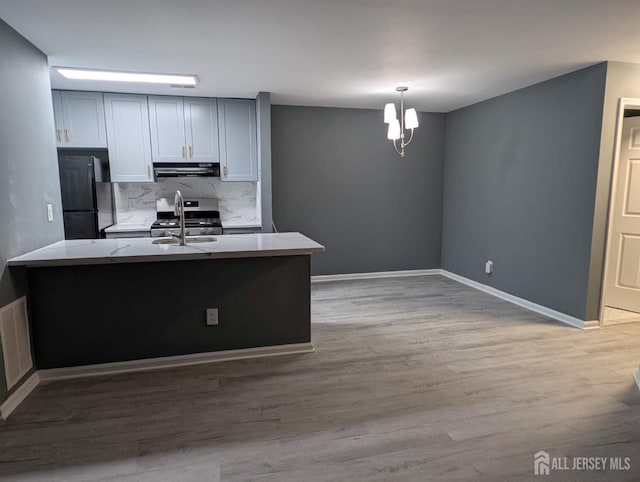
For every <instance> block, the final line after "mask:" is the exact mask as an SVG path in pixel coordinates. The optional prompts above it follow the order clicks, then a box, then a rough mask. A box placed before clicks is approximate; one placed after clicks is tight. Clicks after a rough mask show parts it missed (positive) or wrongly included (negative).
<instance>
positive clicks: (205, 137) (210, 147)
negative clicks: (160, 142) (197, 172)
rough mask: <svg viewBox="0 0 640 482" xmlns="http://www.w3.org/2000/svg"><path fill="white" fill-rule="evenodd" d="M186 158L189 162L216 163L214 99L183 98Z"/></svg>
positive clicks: (216, 144)
mask: <svg viewBox="0 0 640 482" xmlns="http://www.w3.org/2000/svg"><path fill="white" fill-rule="evenodd" d="M184 124H185V133H186V140H187V157H188V159H189V161H190V162H218V159H219V149H218V109H217V103H216V99H198V98H195V97H185V98H184Z"/></svg>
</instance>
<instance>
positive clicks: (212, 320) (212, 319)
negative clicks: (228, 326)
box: [207, 308, 218, 326]
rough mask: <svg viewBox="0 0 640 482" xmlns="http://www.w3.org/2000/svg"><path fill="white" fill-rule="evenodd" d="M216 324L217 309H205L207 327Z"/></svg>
mask: <svg viewBox="0 0 640 482" xmlns="http://www.w3.org/2000/svg"><path fill="white" fill-rule="evenodd" d="M217 324H218V308H207V325H208V326H214V325H217Z"/></svg>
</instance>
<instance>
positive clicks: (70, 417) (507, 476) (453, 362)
mask: <svg viewBox="0 0 640 482" xmlns="http://www.w3.org/2000/svg"><path fill="white" fill-rule="evenodd" d="M312 290H313V294H312V297H313V303H312V312H313V313H312V317H313V335H312V336H313V343H314V345H315V348H316V352H315V353H312V354H306V355H299V356H283V357H276V358H269V359H254V360H245V361H234V362H226V363H217V364H209V365H200V366H194V367H183V368H178V369H171V370H163V371H155V372H147V373H136V374H128V375H118V376H109V377H100V378H90V379H82V380H68V381H59V382H52V383H48V384H42V385H40V386H39V387H38V388H37V389H36V390H35V391H34V392H33V394H32V395H31V396H30V397H29V398H28V399H27V400H26V401H25V402H24V403H23V404H22V405H21V406H20V407H19V408H18V409H17V410H16V411H15V412H14V414H13V415H12V416H11V417H10V418H9V420H8V421H6V422H4V424H3V425H1V426H0V479H2V480H20V481H22V480H43V481H44V480H46V481H52V480H64V481H85V480H101V481H115V480H126V481H165V480H166V481H175V480H195V481H201V480H202V481H204V480H211V481H217V480H223V481H228V480H229V481H231V480H232V481H236V480H238V481H245V480H267V481H306V482H308V481H338V480H339V481H350V480H354V481H369V480H374V481H377V480H384V481H386V480H410V481H415V480H446V481H460V480H492V481H493V480H496V481H507V480H532V479H533V478H534V476H533V455H534V453H535V452H537V451H539V450H546V451H548V452H550V454H551V455H552V456H567V457H572V456H585V457H586V456H599V457H603V456H618V457H632V460H631V464H632V467H631V470H629V471H626V472H571V473H569V472H562V473H560V472H552V474H551V476H550V477H546V478H543V479H540V480H607V481H615V480H640V394H639V392H638V387H637V386H636V385H635V383H634V380H633V374H634V372H635V371H636V370H637V368H638V365H639V364H640V350H639V347H640V324H628V325H618V326H612V327H607V328H605V329H601V330H590V331H581V330H578V329H576V328H571V327H567V326H564V325H561V324H558V323H556V322H552V321H549V320H547V319H545V318H544V317H542V316H540V315H537V314H535V313H532V312H529V311H526V310H524V309H521V308H519V307H517V306H514V305H512V304H509V303H507V302H505V301H502V300H499V299H497V298H494V297H492V296H490V295H487V294H485V293H482V292H480V291H476V290H474V289H472V288H468V287H466V286H463V285H460V284H458V283H456V282H454V281H451V280H449V279H447V278H444V277H441V276H424V277H415V278H397V279H379V280H358V281H341V282H330V283H319V284H314V285H313V288H312ZM90 321H91V320H87V324H88V326H90Z"/></svg>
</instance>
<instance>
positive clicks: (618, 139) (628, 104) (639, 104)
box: [599, 97, 640, 326]
mask: <svg viewBox="0 0 640 482" xmlns="http://www.w3.org/2000/svg"><path fill="white" fill-rule="evenodd" d="M627 109H634V110H640V98H633V97H620V100H619V101H618V114H617V119H616V133H615V142H614V146H613V166H612V169H611V180H610V185H609V208H608V209H607V226H606V236H605V242H604V263H603V266H602V278H601V279H602V285H601V287H600V311H599V318H600V326H605V325H606V323H605V321H604V308H605V304H604V302H605V298H606V295H607V283H606V280H607V268H608V267H609V263H610V262H611V260H610V259H609V258H610V254H609V251H610V248H611V234H612V231H613V223H612V222H611V220H612V219H613V208H614V200H615V198H616V188H617V185H618V183H617V182H616V181H617V179H618V175H619V172H618V171H619V164H620V149H621V148H622V125H623V123H624V111H625V110H627Z"/></svg>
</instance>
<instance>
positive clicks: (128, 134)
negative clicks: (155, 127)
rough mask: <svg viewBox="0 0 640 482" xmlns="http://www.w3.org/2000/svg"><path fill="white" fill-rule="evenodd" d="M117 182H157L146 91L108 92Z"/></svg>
mask: <svg viewBox="0 0 640 482" xmlns="http://www.w3.org/2000/svg"><path fill="white" fill-rule="evenodd" d="M104 106H105V114H106V120H107V137H108V141H109V164H110V168H111V181H113V182H153V169H152V165H151V136H150V133H149V108H148V103H147V96H146V95H134V94H104Z"/></svg>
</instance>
